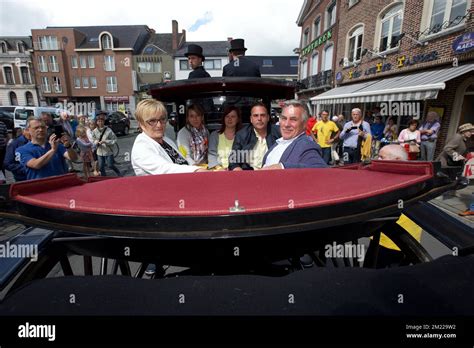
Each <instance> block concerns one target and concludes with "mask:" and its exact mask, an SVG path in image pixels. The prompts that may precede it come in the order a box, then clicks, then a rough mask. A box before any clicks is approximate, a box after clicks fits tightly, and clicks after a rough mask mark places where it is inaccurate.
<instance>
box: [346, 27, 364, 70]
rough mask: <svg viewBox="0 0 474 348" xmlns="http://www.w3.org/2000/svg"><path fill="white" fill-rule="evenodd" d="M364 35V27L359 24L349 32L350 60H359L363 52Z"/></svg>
mask: <svg viewBox="0 0 474 348" xmlns="http://www.w3.org/2000/svg"><path fill="white" fill-rule="evenodd" d="M363 36H364V27H363V26H358V27H357V28H355V29H354V30H352V32H351V33H349V52H348V55H347V57H348V59H349V61H350V62H358V61H359V60H360V57H361V52H362V38H363Z"/></svg>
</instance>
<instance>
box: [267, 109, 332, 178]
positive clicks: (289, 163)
mask: <svg viewBox="0 0 474 348" xmlns="http://www.w3.org/2000/svg"><path fill="white" fill-rule="evenodd" d="M308 117H309V112H308V109H307V107H306V105H305V104H303V103H302V102H300V101H298V100H290V101H288V102H286V103H285V107H284V108H283V110H282V114H281V116H280V131H281V135H282V137H281V138H279V139H277V141H276V143H275V144H274V145H273V146H272V147H271V148H270V149H269V150H268V152H267V153H266V154H265V157H264V158H263V167H262V169H264V170H265V169H286V168H326V167H327V164H326V162H324V160H323V158H322V157H321V147H320V146H319V145H318V144H316V143H315V142H314V141H313V140H311V139H310V138H309V137H308V136H307V135H306V132H305V125H306V122H307V121H308Z"/></svg>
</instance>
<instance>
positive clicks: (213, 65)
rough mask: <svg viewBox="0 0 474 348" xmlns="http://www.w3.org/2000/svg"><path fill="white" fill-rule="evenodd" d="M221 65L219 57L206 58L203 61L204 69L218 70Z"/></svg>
mask: <svg viewBox="0 0 474 348" xmlns="http://www.w3.org/2000/svg"><path fill="white" fill-rule="evenodd" d="M221 66H222V65H221V60H220V59H206V60H205V61H204V69H206V70H220V69H221Z"/></svg>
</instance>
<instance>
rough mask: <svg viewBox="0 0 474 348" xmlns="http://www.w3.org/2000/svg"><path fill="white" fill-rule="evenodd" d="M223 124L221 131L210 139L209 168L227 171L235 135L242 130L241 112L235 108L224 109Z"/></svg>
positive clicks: (217, 131)
mask: <svg viewBox="0 0 474 348" xmlns="http://www.w3.org/2000/svg"><path fill="white" fill-rule="evenodd" d="M221 124H222V126H221V129H219V130H216V131H214V132H212V133H211V136H210V137H209V155H208V163H209V164H208V167H209V168H214V169H227V167H228V166H229V156H230V152H231V151H232V145H233V143H234V138H235V133H237V132H238V131H239V129H240V128H242V118H241V116H240V110H239V109H238V108H237V107H235V106H227V107H226V108H225V109H224V113H223V116H222V120H221Z"/></svg>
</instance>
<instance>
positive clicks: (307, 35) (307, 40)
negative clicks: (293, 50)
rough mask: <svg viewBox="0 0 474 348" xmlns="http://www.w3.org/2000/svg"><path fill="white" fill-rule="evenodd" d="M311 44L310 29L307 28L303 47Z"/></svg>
mask: <svg viewBox="0 0 474 348" xmlns="http://www.w3.org/2000/svg"><path fill="white" fill-rule="evenodd" d="M308 44H309V29H306V30H305V31H304V34H303V47H306V46H308Z"/></svg>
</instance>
